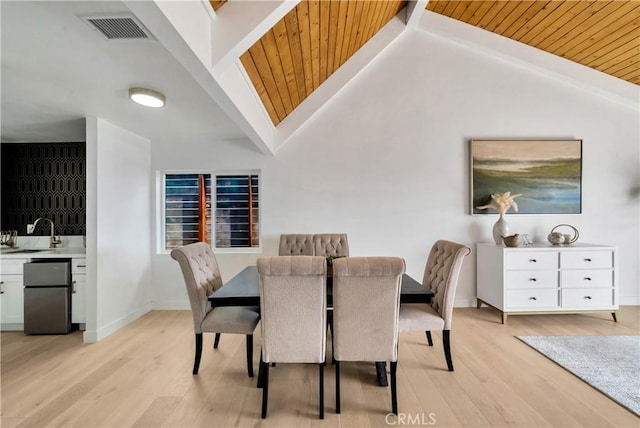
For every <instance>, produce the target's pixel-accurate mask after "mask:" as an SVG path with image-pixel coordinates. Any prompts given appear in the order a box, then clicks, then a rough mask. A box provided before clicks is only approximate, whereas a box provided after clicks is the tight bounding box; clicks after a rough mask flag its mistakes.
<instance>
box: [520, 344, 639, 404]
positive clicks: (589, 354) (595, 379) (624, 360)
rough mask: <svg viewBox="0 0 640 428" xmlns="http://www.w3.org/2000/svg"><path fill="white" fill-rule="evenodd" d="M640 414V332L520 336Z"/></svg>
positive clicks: (593, 385)
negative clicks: (610, 334) (621, 334)
mask: <svg viewBox="0 0 640 428" xmlns="http://www.w3.org/2000/svg"><path fill="white" fill-rule="evenodd" d="M517 338H518V339H520V340H521V341H523V342H524V343H526V344H527V345H529V346H531V347H532V348H533V349H535V350H536V351H538V352H540V353H541V354H542V355H544V356H546V357H547V358H549V359H550V360H552V361H553V362H555V363H556V364H558V365H559V366H561V367H563V368H565V369H566V370H568V371H570V372H571V373H573V374H574V375H576V376H578V377H579V378H580V379H582V380H583V381H585V382H587V383H588V384H589V385H591V386H592V387H594V388H596V389H597V390H599V391H600V392H602V393H603V394H605V395H607V396H608V397H609V398H611V399H613V400H614V401H616V402H617V403H619V404H620V405H622V406H624V407H626V408H627V409H629V410H630V411H632V412H633V413H635V414H636V415H637V416H640V336H517Z"/></svg>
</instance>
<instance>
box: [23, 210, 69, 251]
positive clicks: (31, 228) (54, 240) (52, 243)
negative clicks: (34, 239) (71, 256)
mask: <svg viewBox="0 0 640 428" xmlns="http://www.w3.org/2000/svg"><path fill="white" fill-rule="evenodd" d="M40 220H47V221H48V222H49V223H51V237H50V238H49V248H56V245H58V244H62V241H61V240H60V239H58V238H56V234H55V226H54V224H53V221H52V220H49V219H48V218H46V217H40V218H38V219H36V221H34V222H33V224H28V225H27V235H31V234H33V231H34V230H35V229H36V224H38V222H39V221H40Z"/></svg>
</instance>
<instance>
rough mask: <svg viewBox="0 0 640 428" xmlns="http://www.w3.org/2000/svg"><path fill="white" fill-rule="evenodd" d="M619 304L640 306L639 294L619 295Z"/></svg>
mask: <svg viewBox="0 0 640 428" xmlns="http://www.w3.org/2000/svg"><path fill="white" fill-rule="evenodd" d="M618 303H619V304H620V306H640V296H620V297H619V302H618Z"/></svg>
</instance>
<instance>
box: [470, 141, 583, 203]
mask: <svg viewBox="0 0 640 428" xmlns="http://www.w3.org/2000/svg"><path fill="white" fill-rule="evenodd" d="M469 153H470V167H471V171H470V177H471V184H470V192H469V193H470V211H471V212H470V213H471V214H472V215H475V214H495V213H496V211H495V210H493V209H491V208H487V209H478V208H477V207H479V206H484V205H487V204H490V203H491V202H492V199H491V195H492V194H495V193H498V194H504V193H506V192H511V194H512V195H517V194H520V195H521V196H519V197H518V198H517V199H516V200H515V202H516V203H517V205H518V211H517V212H516V211H515V210H514V209H511V210H509V214H581V213H582V140H579V139H562V140H476V139H472V140H469Z"/></svg>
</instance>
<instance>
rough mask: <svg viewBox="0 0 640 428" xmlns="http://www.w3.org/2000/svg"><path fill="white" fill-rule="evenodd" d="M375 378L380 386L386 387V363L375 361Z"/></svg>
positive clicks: (387, 383)
mask: <svg viewBox="0 0 640 428" xmlns="http://www.w3.org/2000/svg"><path fill="white" fill-rule="evenodd" d="M376 377H377V378H378V384H379V385H380V386H388V385H389V382H387V363H386V362H385V361H376Z"/></svg>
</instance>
